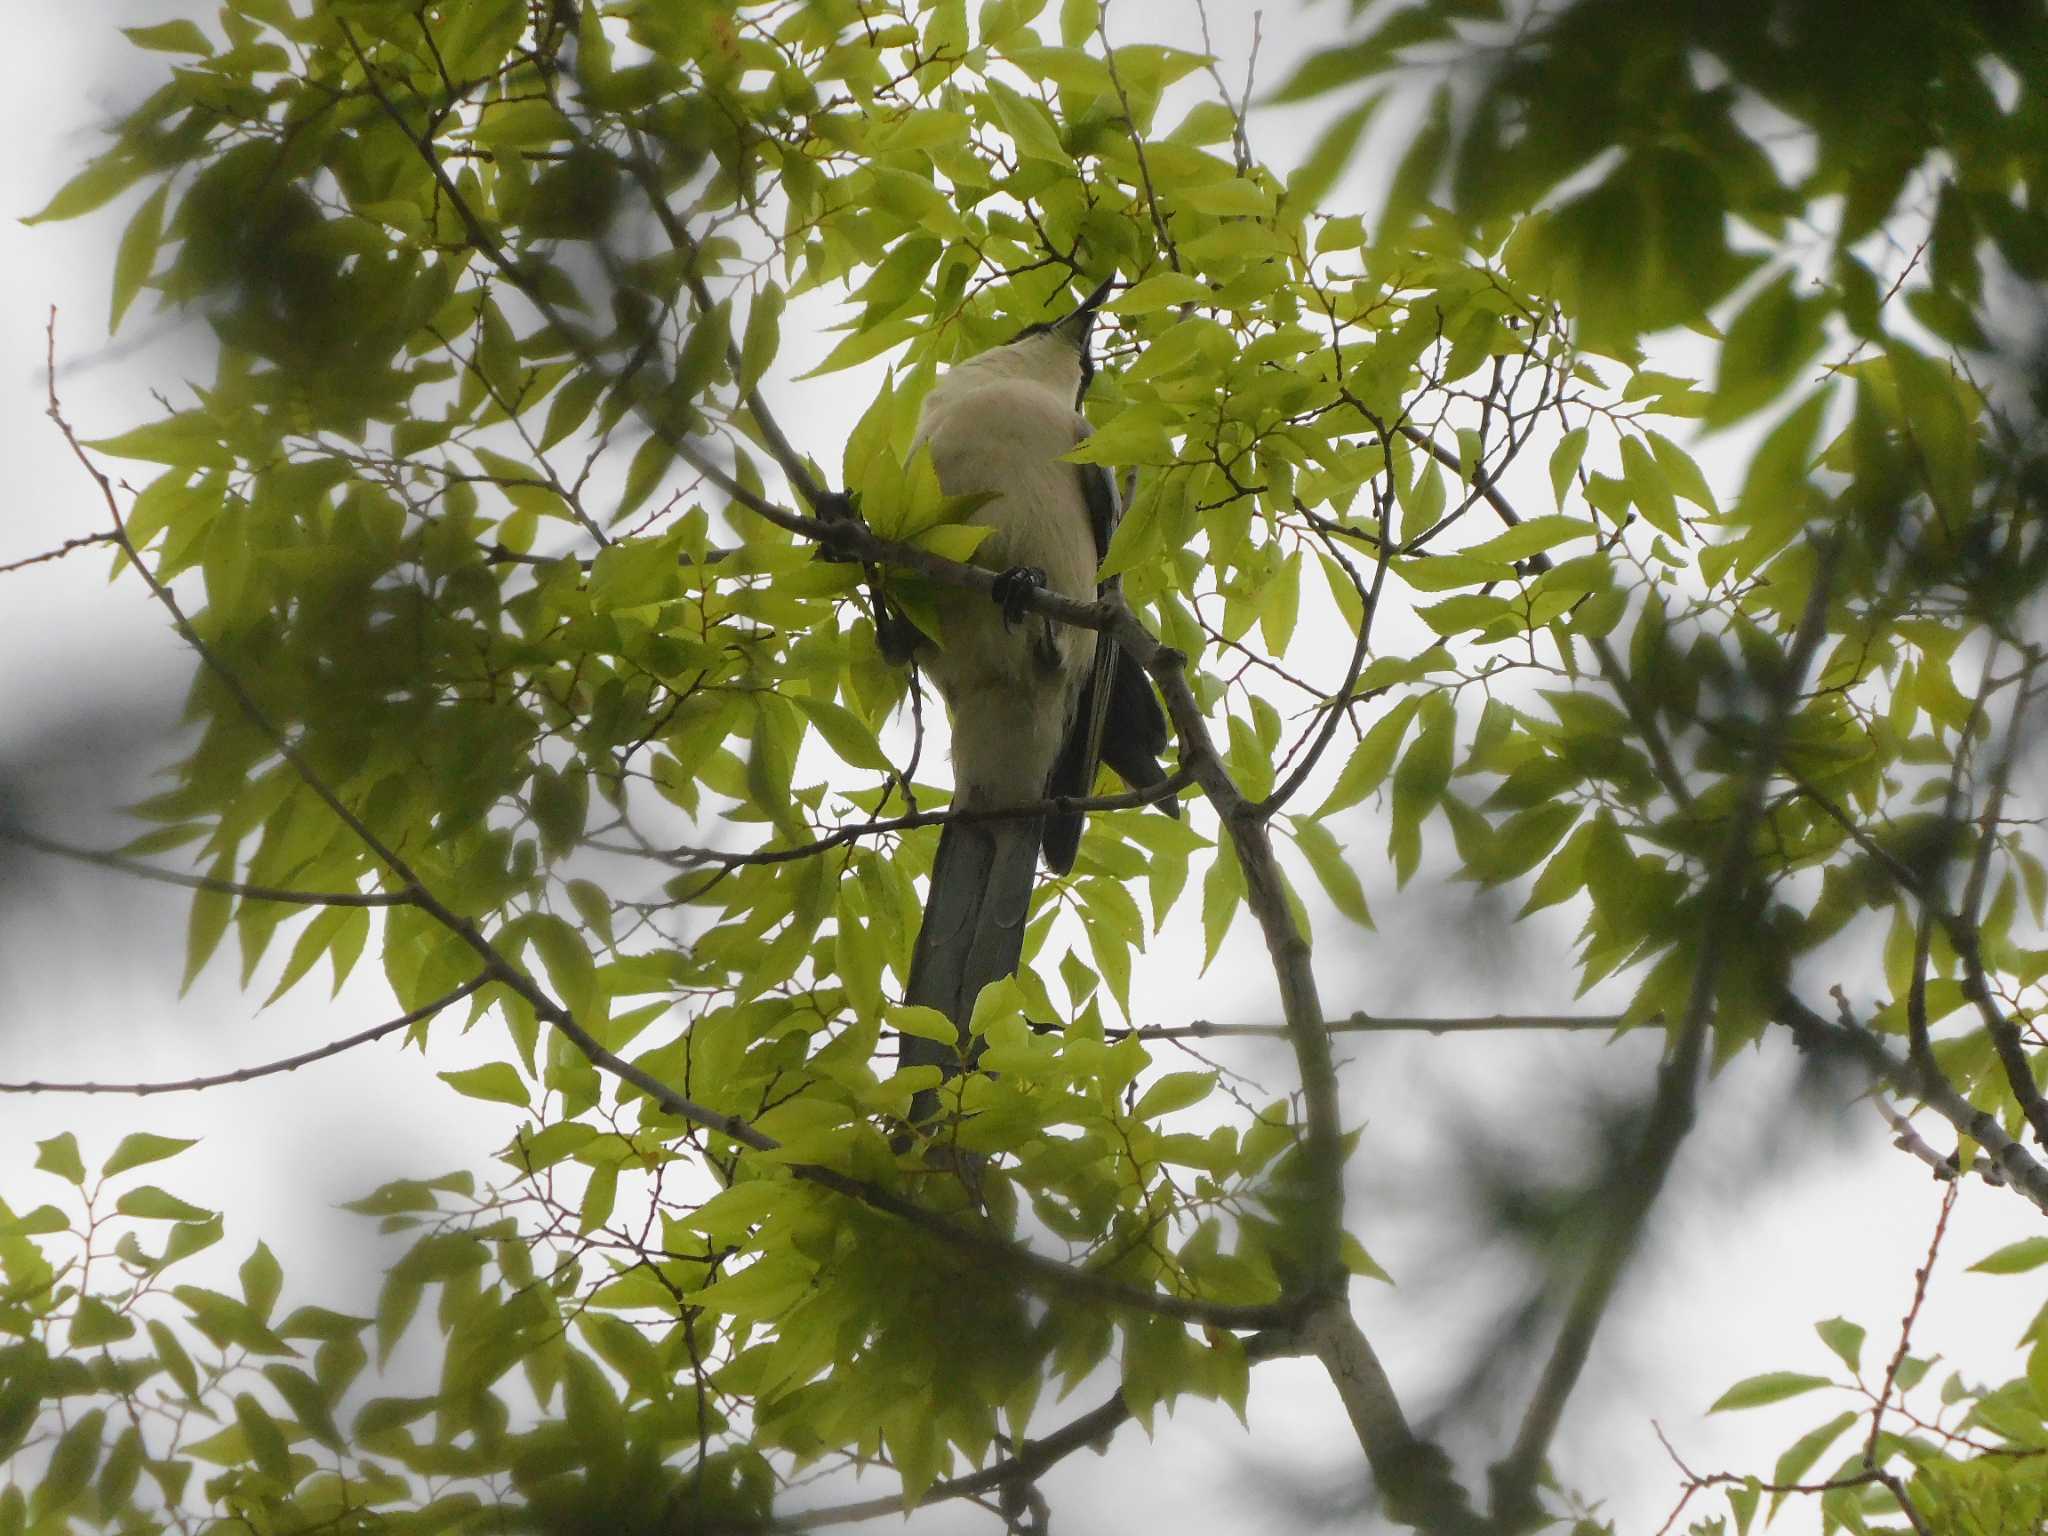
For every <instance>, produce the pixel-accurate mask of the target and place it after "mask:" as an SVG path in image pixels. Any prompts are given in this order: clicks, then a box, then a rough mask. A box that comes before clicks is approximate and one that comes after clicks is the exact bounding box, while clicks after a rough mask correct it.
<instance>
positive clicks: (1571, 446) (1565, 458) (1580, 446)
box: [1550, 427, 1592, 508]
mask: <svg viewBox="0 0 2048 1536" xmlns="http://www.w3.org/2000/svg"><path fill="white" fill-rule="evenodd" d="M1591 435H1592V434H1591V433H1590V432H1589V431H1588V430H1587V429H1586V428H1584V427H1573V428H1572V429H1571V431H1569V432H1567V433H1565V435H1564V437H1563V438H1562V439H1561V440H1560V441H1559V442H1558V445H1557V446H1556V447H1555V448H1553V449H1552V450H1551V453H1550V492H1551V495H1552V496H1553V497H1554V498H1555V499H1556V501H1557V504H1558V506H1559V507H1560V508H1562V507H1563V506H1564V501H1565V492H1566V491H1569V490H1570V489H1571V488H1572V477H1573V476H1575V475H1576V474H1577V473H1578V472H1579V462H1580V461H1581V460H1582V459H1584V458H1585V456H1586V442H1587V440H1588V438H1590V437H1591Z"/></svg>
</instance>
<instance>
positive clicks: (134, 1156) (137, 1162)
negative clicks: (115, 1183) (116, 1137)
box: [100, 1131, 199, 1178]
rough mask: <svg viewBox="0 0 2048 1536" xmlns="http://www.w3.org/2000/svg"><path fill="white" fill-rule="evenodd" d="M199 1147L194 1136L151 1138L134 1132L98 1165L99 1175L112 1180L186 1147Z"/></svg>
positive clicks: (145, 1133)
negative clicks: (118, 1175) (131, 1169)
mask: <svg viewBox="0 0 2048 1536" xmlns="http://www.w3.org/2000/svg"><path fill="white" fill-rule="evenodd" d="M198 1145H199V1138H198V1137H196V1136H193V1137H186V1138H180V1137H176V1136H153V1135H151V1134H150V1133H149V1132H148V1131H136V1132H134V1133H132V1134H130V1135H127V1136H123V1137H122V1138H121V1144H120V1145H119V1146H118V1147H116V1148H114V1151H113V1155H112V1156H110V1157H109V1158H108V1159H107V1160H106V1161H105V1162H104V1163H102V1164H101V1165H100V1174H101V1176H102V1177H104V1178H112V1177H113V1176H114V1175H115V1174H117V1173H126V1172H127V1171H128V1170H129V1169H130V1168H140V1167H141V1166H142V1165H143V1164H144V1163H156V1162H161V1161H162V1160H163V1159H165V1158H167V1157H176V1156H177V1155H178V1154H179V1153H180V1152H182V1151H184V1150H185V1149H186V1148H187V1147H196V1146H198Z"/></svg>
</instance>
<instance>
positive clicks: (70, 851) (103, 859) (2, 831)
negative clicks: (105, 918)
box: [0, 823, 412, 907]
mask: <svg viewBox="0 0 2048 1536" xmlns="http://www.w3.org/2000/svg"><path fill="white" fill-rule="evenodd" d="M0 842H9V843H19V844H21V845H22V847H24V848H33V849H35V850H36V852H38V853H47V854H50V855H52V856H53V857H56V858H60V859H70V860H72V861H74V862H75V863H79V864H91V865H93V866H94V867H96V868H99V869H115V870H119V871H120V872H121V873H122V874H124V875H133V876H134V877H135V878H136V879H138V880H150V881H154V882H155V883H157V884H159V885H177V886H183V887H184V888H185V889H186V890H190V891H213V892H215V893H217V894H219V895H222V896H239V897H240V898H241V899H242V900H244V901H274V902H278V903H280V904H283V905H286V906H294V907H404V906H410V905H412V895H411V893H409V892H406V891H293V890H286V889H284V888H283V887H280V886H274V885H250V884H248V883H246V882H245V881H241V880H221V879H216V878H215V877H214V876H212V875H187V874H181V873H180V872H179V871H177V870H175V869H158V868H157V867H156V866H155V865H154V864H145V863H143V862H142V861H141V860H140V859H131V858H127V857H125V856H123V855H121V854H118V853H107V852H102V851H101V850H99V849H97V848H78V847H74V846H73V845H71V844H69V843H60V842H58V841H57V840H56V839H55V838H51V837H43V836H41V835H39V834H38V833H34V832H31V831H29V830H28V829H27V828H25V827H16V826H9V825H6V824H5V823H0Z"/></svg>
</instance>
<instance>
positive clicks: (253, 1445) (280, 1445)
mask: <svg viewBox="0 0 2048 1536" xmlns="http://www.w3.org/2000/svg"><path fill="white" fill-rule="evenodd" d="M235 1422H236V1423H237V1424H238V1425H240V1426H241V1430H242V1434H243V1436H244V1438H246V1439H247V1441H248V1443H249V1453H250V1455H251V1456H253V1457H254V1458H255V1462H256V1466H257V1469H258V1470H259V1471H261V1472H262V1473H263V1475H264V1476H266V1477H270V1478H274V1479H276V1480H277V1481H278V1482H280V1483H287V1484H288V1483H289V1482H290V1481H291V1461H292V1458H291V1448H290V1447H289V1446H288V1445H287V1444H286V1443H285V1438H284V1431H283V1430H282V1429H280V1428H279V1427H278V1423H277V1420H275V1419H273V1418H272V1417H271V1416H270V1410H269V1409H267V1408H265V1407H264V1406H263V1405H262V1404H261V1403H259V1402H258V1401H256V1398H255V1396H254V1395H253V1394H251V1393H248V1392H237V1393H236V1394H235Z"/></svg>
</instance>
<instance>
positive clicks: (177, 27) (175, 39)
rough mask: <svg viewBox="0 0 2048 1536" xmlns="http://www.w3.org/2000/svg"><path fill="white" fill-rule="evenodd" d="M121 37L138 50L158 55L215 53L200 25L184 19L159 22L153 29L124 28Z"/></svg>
mask: <svg viewBox="0 0 2048 1536" xmlns="http://www.w3.org/2000/svg"><path fill="white" fill-rule="evenodd" d="M121 35H122V36H123V37H125V38H127V39H128V41H129V42H131V43H133V44H134V45H135V46H136V47H138V48H149V49H153V50H155V51H156V52H158V53H197V54H202V55H205V54H211V53H212V52H213V44H212V43H210V42H209V41H207V37H206V34H205V33H204V32H202V31H200V30H199V23H198V22H196V21H188V20H186V19H184V18H182V17H180V18H179V19H178V20H176V21H165V22H159V23H158V24H157V25H155V26H153V27H123V28H122V29H121Z"/></svg>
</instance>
